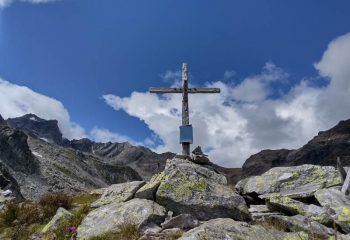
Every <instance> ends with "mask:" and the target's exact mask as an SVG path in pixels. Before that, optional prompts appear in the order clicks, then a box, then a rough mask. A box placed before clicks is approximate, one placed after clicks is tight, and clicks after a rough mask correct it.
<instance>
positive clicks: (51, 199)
mask: <svg viewBox="0 0 350 240" xmlns="http://www.w3.org/2000/svg"><path fill="white" fill-rule="evenodd" d="M72 203H73V198H72V197H71V196H69V195H67V194H65V193H63V192H56V193H47V194H45V195H43V196H42V197H41V198H40V200H39V204H40V205H41V206H43V208H44V211H45V214H46V215H54V214H55V213H56V211H57V209H58V208H60V207H63V208H65V209H70V208H71V207H72Z"/></svg>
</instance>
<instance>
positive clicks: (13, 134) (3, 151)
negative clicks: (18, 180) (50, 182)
mask: <svg viewBox="0 0 350 240" xmlns="http://www.w3.org/2000/svg"><path fill="white" fill-rule="evenodd" d="M0 161H2V162H3V163H5V164H6V165H7V166H8V167H10V168H11V169H13V170H14V171H19V172H22V173H26V174H33V173H36V172H37V171H38V163H37V161H36V160H35V158H34V156H33V154H32V152H31V151H30V149H29V146H28V144H27V136H26V135H25V134H24V133H23V132H21V131H18V130H15V129H12V128H10V127H1V128H0Z"/></svg>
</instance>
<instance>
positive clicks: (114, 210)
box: [77, 199, 166, 239]
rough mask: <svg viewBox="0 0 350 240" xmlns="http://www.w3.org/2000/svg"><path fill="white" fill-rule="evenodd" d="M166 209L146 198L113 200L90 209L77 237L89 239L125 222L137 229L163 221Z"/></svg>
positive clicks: (119, 227) (115, 229) (113, 229)
mask: <svg viewBox="0 0 350 240" xmlns="http://www.w3.org/2000/svg"><path fill="white" fill-rule="evenodd" d="M165 216H166V210H165V208H164V207H162V206H160V205H158V204H157V203H155V202H153V201H150V200H146V199H132V200H130V201H128V202H121V203H119V202H115V203H111V204H108V205H105V206H102V207H100V208H97V209H95V210H93V211H91V212H90V213H89V214H88V215H87V216H86V217H85V218H84V220H83V221H82V223H81V224H80V226H79V228H78V236H77V238H78V239H89V238H91V237H94V236H100V235H103V234H105V233H108V232H117V231H119V230H121V228H122V227H123V226H125V225H126V224H135V225H136V226H137V228H138V229H142V228H143V227H145V226H147V225H150V224H152V223H155V224H160V223H162V222H163V221H164V218H165Z"/></svg>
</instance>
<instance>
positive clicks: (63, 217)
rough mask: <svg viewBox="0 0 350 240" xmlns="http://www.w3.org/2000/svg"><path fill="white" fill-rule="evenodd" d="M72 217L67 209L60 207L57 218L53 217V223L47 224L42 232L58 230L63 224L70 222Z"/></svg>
mask: <svg viewBox="0 0 350 240" xmlns="http://www.w3.org/2000/svg"><path fill="white" fill-rule="evenodd" d="M72 216H73V214H71V213H70V212H68V211H67V210H66V209H64V208H62V207H60V208H59V209H57V212H56V214H55V216H53V218H52V219H51V221H50V222H49V223H48V224H46V226H45V227H44V228H43V229H42V231H41V232H42V233H47V232H51V231H54V230H56V229H57V228H58V226H59V225H60V224H61V223H63V222H64V221H67V220H69V219H70V218H71V217H72Z"/></svg>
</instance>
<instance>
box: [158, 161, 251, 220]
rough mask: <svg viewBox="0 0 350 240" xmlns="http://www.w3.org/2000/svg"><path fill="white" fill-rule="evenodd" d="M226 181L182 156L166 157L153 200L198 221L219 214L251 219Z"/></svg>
mask: <svg viewBox="0 0 350 240" xmlns="http://www.w3.org/2000/svg"><path fill="white" fill-rule="evenodd" d="M225 184H226V179H225V177H224V176H222V175H220V174H217V173H215V172H214V171H212V170H210V169H208V168H205V167H203V166H200V165H197V164H195V163H192V162H189V161H187V160H182V159H176V158H174V159H172V160H168V161H167V164H166V168H165V178H164V180H163V181H162V183H161V184H160V186H159V188H158V190H157V193H156V199H157V202H158V203H159V204H161V205H163V206H165V207H166V208H167V209H168V210H171V211H173V212H174V213H175V214H177V215H178V214H181V213H188V214H192V215H193V216H194V217H196V218H197V219H199V220H208V219H212V218H218V217H232V218H235V219H250V215H249V212H248V208H247V205H246V203H245V201H244V199H243V197H241V196H240V195H238V194H237V193H235V192H234V191H233V190H232V189H231V188H229V187H228V186H227V185H225Z"/></svg>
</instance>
